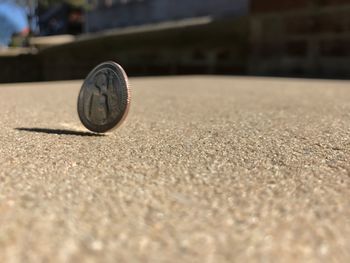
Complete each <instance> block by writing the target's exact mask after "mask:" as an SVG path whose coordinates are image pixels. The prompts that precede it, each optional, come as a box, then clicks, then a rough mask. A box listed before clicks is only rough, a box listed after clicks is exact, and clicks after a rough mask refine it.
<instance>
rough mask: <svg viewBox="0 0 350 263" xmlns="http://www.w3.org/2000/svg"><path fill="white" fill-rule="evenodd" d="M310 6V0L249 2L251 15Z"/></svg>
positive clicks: (254, 0) (256, 0) (257, 0)
mask: <svg viewBox="0 0 350 263" xmlns="http://www.w3.org/2000/svg"><path fill="white" fill-rule="evenodd" d="M309 5H310V0H251V10H252V12H253V13H266V12H277V11H288V10H293V9H302V8H305V7H307V6H309Z"/></svg>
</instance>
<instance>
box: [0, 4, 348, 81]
mask: <svg viewBox="0 0 350 263" xmlns="http://www.w3.org/2000/svg"><path fill="white" fill-rule="evenodd" d="M105 60H114V61H116V62H118V63H120V64H122V65H123V67H125V69H126V71H127V72H128V74H129V75H131V76H141V75H142V76H145V75H175V74H229V75H259V76H287V77H315V78H342V79H348V78H350V0H264V1H262V0H190V1H189V0H67V1H57V0H0V82H21V81H47V80H64V79H81V78H84V77H85V76H86V74H87V73H88V72H89V71H90V70H91V69H92V68H93V67H94V66H96V65H97V64H99V63H101V62H103V61H105Z"/></svg>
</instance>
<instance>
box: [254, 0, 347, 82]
mask: <svg viewBox="0 0 350 263" xmlns="http://www.w3.org/2000/svg"><path fill="white" fill-rule="evenodd" d="M251 9H252V17H251V61H250V67H249V68H250V70H249V71H250V72H251V73H252V74H259V75H265V74H273V75H296V76H315V77H319V76H322V77H346V78H349V77H350V67H349V64H350V1H349V0H313V1H310V0H284V1H283V0H282V1H281V0H265V1H261V0H252V3H251Z"/></svg>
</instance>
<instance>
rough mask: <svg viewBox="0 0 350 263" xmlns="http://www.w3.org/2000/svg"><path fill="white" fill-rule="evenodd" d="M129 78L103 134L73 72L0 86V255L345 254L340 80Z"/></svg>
mask: <svg viewBox="0 0 350 263" xmlns="http://www.w3.org/2000/svg"><path fill="white" fill-rule="evenodd" d="M131 84H132V86H133V91H132V96H133V99H132V105H131V111H130V114H129V116H128V118H127V119H126V122H125V123H124V125H123V126H122V127H121V128H119V129H118V130H116V131H114V132H113V133H110V134H107V135H105V136H95V134H92V133H89V132H87V131H86V130H85V129H84V127H82V125H81V124H80V122H79V119H78V116H77V113H76V101H77V95H78V91H79V88H80V85H81V81H73V82H51V83H31V84H6V85H0V116H1V118H0V127H1V129H0V261H1V262H213V263H216V262H321V261H322V262H350V162H349V159H350V82H346V81H321V80H291V79H268V78H266V79H263V78H239V77H199V76H191V77H163V78H134V79H131Z"/></svg>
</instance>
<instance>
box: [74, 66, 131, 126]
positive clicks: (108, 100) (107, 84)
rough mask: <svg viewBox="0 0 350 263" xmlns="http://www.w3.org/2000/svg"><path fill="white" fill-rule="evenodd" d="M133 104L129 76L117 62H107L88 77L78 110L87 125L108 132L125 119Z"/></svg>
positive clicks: (82, 89) (79, 100) (81, 93)
mask: <svg viewBox="0 0 350 263" xmlns="http://www.w3.org/2000/svg"><path fill="white" fill-rule="evenodd" d="M129 104H130V89H129V83H128V77H127V75H126V73H125V71H124V70H123V68H122V67H121V66H120V65H118V64H117V63H115V62H111V61H109V62H104V63H102V64H100V65H98V66H97V67H96V68H94V69H93V70H92V71H91V72H90V73H89V75H88V76H87V77H86V79H85V81H84V83H83V86H82V87H81V90H80V93H79V98H78V114H79V118H80V120H81V122H82V123H83V124H84V126H85V127H86V128H88V129H89V130H90V131H93V132H99V133H102V132H107V131H109V130H111V129H113V128H116V127H117V126H119V125H120V124H121V123H122V122H123V120H124V119H125V117H126V115H127V113H128V109H129Z"/></svg>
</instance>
